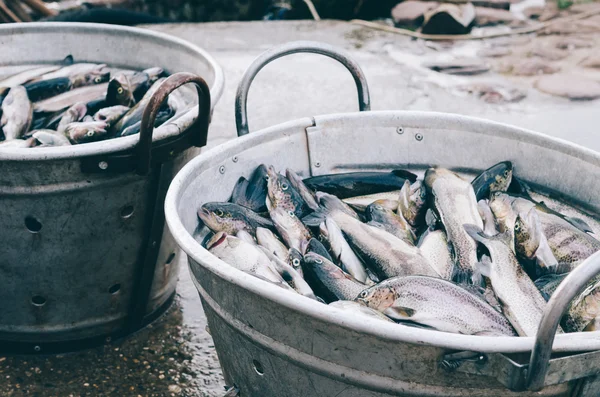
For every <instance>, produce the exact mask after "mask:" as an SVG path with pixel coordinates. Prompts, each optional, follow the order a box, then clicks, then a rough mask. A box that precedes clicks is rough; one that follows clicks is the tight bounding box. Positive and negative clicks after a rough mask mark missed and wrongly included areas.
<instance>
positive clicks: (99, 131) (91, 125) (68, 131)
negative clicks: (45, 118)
mask: <svg viewBox="0 0 600 397" xmlns="http://www.w3.org/2000/svg"><path fill="white" fill-rule="evenodd" d="M64 133H65V135H66V136H68V137H69V140H71V142H73V143H89V142H96V141H101V140H102V139H105V138H107V136H108V126H107V125H106V123H105V122H104V121H79V122H74V123H70V124H67V125H66V126H65V130H64Z"/></svg>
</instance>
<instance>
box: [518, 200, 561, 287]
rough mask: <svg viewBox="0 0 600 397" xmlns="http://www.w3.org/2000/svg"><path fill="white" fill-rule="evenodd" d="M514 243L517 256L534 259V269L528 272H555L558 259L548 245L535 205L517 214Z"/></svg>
mask: <svg viewBox="0 0 600 397" xmlns="http://www.w3.org/2000/svg"><path fill="white" fill-rule="evenodd" d="M514 244H515V253H516V254H517V257H518V258H520V259H523V260H525V261H535V264H536V266H535V269H533V271H530V272H528V273H529V274H530V275H534V277H536V276H539V275H540V274H543V273H548V272H555V269H557V268H558V260H556V258H555V257H554V254H553V253H552V250H551V249H550V245H548V240H547V239H546V236H545V235H544V232H543V231H542V224H541V222H540V217H539V215H538V213H537V210H536V209H535V207H532V208H531V209H530V210H529V212H527V213H519V214H517V219H516V220H515V228H514Z"/></svg>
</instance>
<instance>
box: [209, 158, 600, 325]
mask: <svg viewBox="0 0 600 397" xmlns="http://www.w3.org/2000/svg"><path fill="white" fill-rule="evenodd" d="M532 196H535V197H538V195H537V194H536V193H535V192H533V191H531V189H530V188H529V187H528V186H527V185H526V184H525V183H523V182H522V181H520V180H519V179H518V178H517V177H516V176H515V175H513V165H512V163H511V162H508V161H505V162H502V163H499V164H496V165H494V166H492V167H491V168H489V169H488V170H486V171H484V172H483V173H481V174H480V175H479V176H477V177H476V178H475V179H473V180H472V181H471V182H469V181H468V180H467V179H465V177H463V176H461V175H458V174H457V173H455V172H452V171H450V170H448V169H444V168H430V169H428V170H427V171H426V172H425V174H424V178H422V179H419V178H418V177H417V175H415V174H412V173H410V172H408V171H403V170H396V171H392V172H389V173H387V172H356V173H345V174H335V175H324V176H317V177H311V178H307V179H304V180H303V179H302V178H300V177H299V176H298V175H297V174H296V173H294V172H293V171H292V170H289V169H288V170H286V172H285V176H284V175H281V174H279V173H277V172H276V170H275V169H274V168H273V167H272V166H265V165H261V166H259V167H258V168H257V169H256V170H254V172H253V173H252V175H251V176H250V178H249V179H246V178H244V177H242V178H240V179H239V180H238V182H237V184H236V186H235V188H234V191H233V193H232V197H231V199H230V200H229V202H210V203H205V204H203V205H202V207H201V208H200V209H199V211H198V216H199V218H200V220H201V222H202V223H203V224H204V225H205V226H207V227H208V229H210V232H209V234H208V235H207V236H206V238H205V240H204V241H203V244H204V245H205V247H206V248H207V249H208V250H209V251H210V252H211V253H212V254H213V255H215V256H217V257H218V258H220V259H222V260H223V261H225V262H226V263H228V264H230V265H232V266H234V267H236V268H238V269H239V270H242V271H244V272H247V273H250V274H252V275H253V276H255V277H258V278H261V279H263V280H265V281H268V282H270V283H273V284H276V285H278V286H279V287H281V288H283V289H287V290H291V291H296V292H297V293H298V294H300V295H304V296H305V297H308V298H310V299H314V300H317V301H319V302H323V303H327V304H330V305H332V306H335V307H338V308H341V309H343V310H350V311H352V312H353V313H356V314H359V315H363V316H370V317H373V318H378V319H381V320H385V321H394V322H397V323H399V324H403V325H405V326H413V327H423V328H431V329H436V330H439V331H445V332H455V333H460V334H466V335H507V336H517V335H518V336H534V335H535V334H536V332H537V328H538V325H539V323H540V319H541V317H542V313H543V311H544V307H545V305H546V302H547V300H548V299H549V298H550V296H551V295H552V293H553V292H554V290H556V288H557V286H558V285H559V284H560V282H561V281H562V280H563V279H564V277H565V276H566V275H567V274H568V273H569V271H571V270H573V269H574V268H575V267H577V266H579V265H580V264H581V263H582V262H584V261H585V259H586V258H588V257H589V256H591V255H592V254H594V253H595V252H596V251H598V250H600V241H598V240H597V239H596V238H594V237H593V230H592V228H591V227H590V226H589V225H588V223H586V222H585V221H584V220H582V219H581V218H575V217H569V216H565V215H563V214H561V213H559V212H557V211H554V210H552V209H550V208H549V207H548V206H547V205H546V204H545V203H544V201H536V200H535V199H534V198H532ZM561 325H562V327H561V328H560V329H559V332H580V331H590V330H596V329H600V327H599V325H600V277H597V278H596V279H594V280H593V281H592V282H590V283H589V285H588V288H586V289H585V291H584V292H583V293H582V294H581V295H580V296H579V297H578V298H576V299H575V300H574V301H573V302H572V303H571V306H570V308H569V310H568V313H567V314H566V315H565V316H564V318H563V319H562V323H561Z"/></svg>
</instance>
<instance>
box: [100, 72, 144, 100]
mask: <svg viewBox="0 0 600 397" xmlns="http://www.w3.org/2000/svg"><path fill="white" fill-rule="evenodd" d="M149 87H150V76H148V74H146V73H144V72H134V73H119V74H116V75H114V76H113V77H112V78H111V79H110V81H109V83H108V88H107V90H106V103H107V104H108V105H109V106H117V105H121V106H127V107H131V106H133V105H135V104H136V102H137V101H139V100H140V99H142V97H143V96H144V94H145V93H146V91H147V90H148V88H149Z"/></svg>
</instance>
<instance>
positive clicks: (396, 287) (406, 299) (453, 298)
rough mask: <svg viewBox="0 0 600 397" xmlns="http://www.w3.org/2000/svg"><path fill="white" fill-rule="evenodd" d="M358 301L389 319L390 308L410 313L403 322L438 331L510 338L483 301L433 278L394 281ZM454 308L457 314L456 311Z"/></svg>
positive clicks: (509, 330) (501, 320)
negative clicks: (409, 311) (387, 316)
mask: <svg viewBox="0 0 600 397" xmlns="http://www.w3.org/2000/svg"><path fill="white" fill-rule="evenodd" d="M378 291H381V294H378V293H377V292H378ZM389 295H391V297H390V296H389ZM358 300H359V301H362V302H364V303H366V305H367V306H369V307H372V308H374V309H376V310H379V311H381V312H383V313H386V314H388V313H389V315H393V313H394V307H396V308H398V309H400V310H404V309H410V310H412V311H414V313H408V315H407V316H406V317H404V318H403V319H404V320H410V321H414V322H417V323H419V324H424V325H428V326H431V327H434V328H436V329H438V330H441V331H447V332H456V333H461V334H466V335H474V334H480V335H486V334H487V335H514V331H513V330H512V328H511V326H510V324H509V322H508V321H507V320H506V319H505V318H504V317H503V316H502V315H501V314H500V313H498V312H497V311H496V310H494V309H493V308H492V307H491V306H490V305H488V304H487V303H486V302H485V301H483V300H482V299H479V298H477V297H476V296H474V295H473V294H471V293H470V292H468V291H466V290H464V289H463V288H461V287H460V286H458V285H456V284H454V283H452V282H449V281H445V280H441V279H437V278H432V277H420V276H409V277H394V278H391V279H388V280H386V281H383V282H381V283H380V284H379V285H375V286H373V287H370V288H369V289H367V290H365V291H363V292H362V293H361V295H360V298H359V299H358ZM458 308H460V310H456V309H458ZM396 312H398V311H396Z"/></svg>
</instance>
